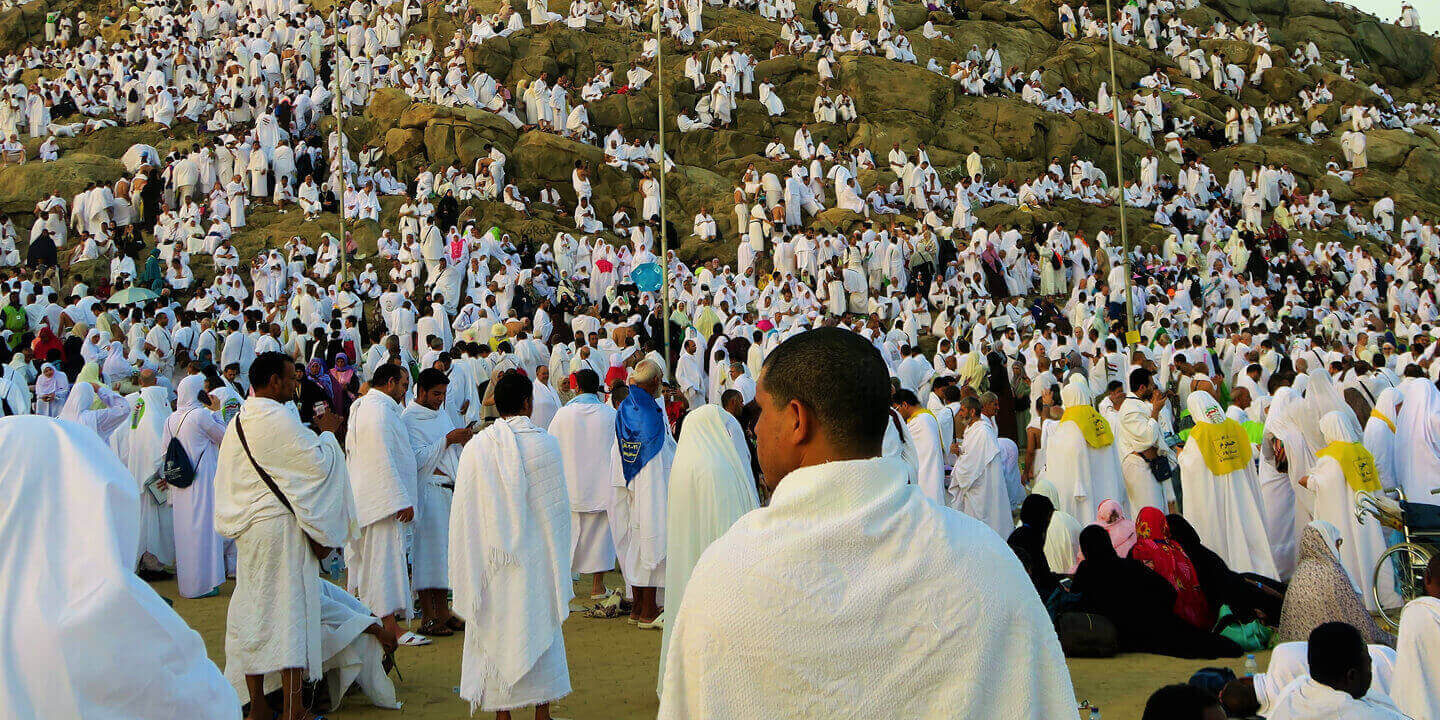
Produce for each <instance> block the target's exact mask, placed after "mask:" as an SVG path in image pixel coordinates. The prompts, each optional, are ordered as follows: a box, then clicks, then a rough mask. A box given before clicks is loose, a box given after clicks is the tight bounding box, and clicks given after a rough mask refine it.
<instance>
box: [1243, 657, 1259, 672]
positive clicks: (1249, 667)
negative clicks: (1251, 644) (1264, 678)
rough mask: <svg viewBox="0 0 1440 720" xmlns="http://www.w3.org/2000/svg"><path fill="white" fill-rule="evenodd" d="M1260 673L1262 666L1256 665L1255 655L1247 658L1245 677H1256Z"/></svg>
mask: <svg viewBox="0 0 1440 720" xmlns="http://www.w3.org/2000/svg"><path fill="white" fill-rule="evenodd" d="M1259 673H1260V666H1259V665H1257V664H1256V663H1255V653H1250V654H1248V655H1246V656H1245V677H1255V676H1256V675H1258V674H1259Z"/></svg>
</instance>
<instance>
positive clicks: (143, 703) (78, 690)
mask: <svg viewBox="0 0 1440 720" xmlns="http://www.w3.org/2000/svg"><path fill="white" fill-rule="evenodd" d="M4 428H5V431H4V432H3V433H0V466H3V467H0V494H3V496H4V497H6V498H9V499H10V502H12V503H15V502H18V503H19V507H20V508H21V510H22V511H20V512H7V513H0V557H3V559H4V560H3V562H4V564H5V571H6V583H7V587H8V588H10V589H11V590H10V591H7V592H6V593H5V606H6V621H7V624H8V627H7V631H6V638H5V640H4V644H5V652H3V653H0V698H4V705H5V710H4V712H5V715H6V716H7V717H15V718H120V717H134V718H141V717H144V718H161V717H167V718H168V717H176V718H178V717H186V718H224V719H226V720H231V719H234V720H238V719H239V717H240V700H239V698H237V697H236V695H235V691H234V690H232V689H231V688H230V686H229V685H228V684H227V683H226V682H225V678H224V677H223V676H222V675H221V674H220V671H219V669H217V668H216V667H215V664H214V663H213V662H211V660H210V659H209V658H208V657H206V653H205V644H204V642H202V641H201V639H200V634H199V633H197V632H195V631H194V630H191V629H190V628H189V626H187V625H186V624H185V621H184V620H183V619H181V618H180V616H179V615H177V614H175V611H174V610H172V609H170V608H169V607H168V606H166V604H165V602H164V601H163V600H161V599H160V596H159V595H156V594H155V591H154V590H152V589H151V588H150V587H149V586H148V585H146V584H145V582H144V581H142V580H141V579H140V578H138V577H136V576H135V574H134V568H135V560H136V556H135V548H136V546H137V545H138V542H139V538H138V534H139V532H138V531H139V527H138V524H137V523H136V518H137V517H138V516H139V514H140V506H139V495H138V491H137V490H136V488H135V483H134V480H133V479H132V478H131V477H130V473H129V472H128V471H126V469H125V466H124V465H122V464H121V463H120V462H119V461H118V460H116V458H115V455H114V454H113V453H111V452H110V451H109V448H107V447H106V446H105V444H104V443H102V442H101V441H100V440H99V439H98V438H97V437H96V436H95V435H94V434H93V433H90V432H88V431H85V430H82V429H80V428H79V427H78V426H76V425H74V424H73V423H66V422H60V421H56V420H52V419H50V418H44V417H36V416H28V417H15V418H7V419H5V420H4ZM12 507H13V506H12ZM26 509H29V510H41V509H43V510H44V511H43V512H32V511H24V510H26Z"/></svg>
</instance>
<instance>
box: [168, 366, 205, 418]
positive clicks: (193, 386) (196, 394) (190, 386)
mask: <svg viewBox="0 0 1440 720" xmlns="http://www.w3.org/2000/svg"><path fill="white" fill-rule="evenodd" d="M203 392H205V376H204V375H201V374H200V373H195V374H194V375H186V376H185V377H184V379H182V380H181V381H180V383H179V384H178V385H176V386H175V409H176V410H177V411H182V410H193V409H195V408H199V407H204V406H205V403H204V402H202V401H201V400H200V393H203Z"/></svg>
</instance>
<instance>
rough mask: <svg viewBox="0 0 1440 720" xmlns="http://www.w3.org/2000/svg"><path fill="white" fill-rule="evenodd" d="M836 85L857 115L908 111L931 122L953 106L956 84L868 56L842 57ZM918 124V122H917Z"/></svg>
mask: <svg viewBox="0 0 1440 720" xmlns="http://www.w3.org/2000/svg"><path fill="white" fill-rule="evenodd" d="M835 85H836V86H837V87H838V88H839V89H840V90H841V91H842V92H845V93H847V94H849V95H850V97H852V98H854V99H855V110H856V112H858V113H860V114H862V115H864V114H869V113H874V112H879V111H882V110H908V111H909V112H912V113H915V114H916V115H919V116H920V117H921V118H926V119H930V120H934V119H937V118H939V117H940V115H941V114H942V113H944V112H945V110H947V109H948V108H949V107H950V106H951V105H953V104H954V102H955V82H954V81H953V80H951V79H950V78H947V77H945V76H943V75H936V74H935V73H932V72H930V71H929V70H926V69H925V68H923V67H920V66H919V65H911V64H908V63H897V62H892V61H887V60H885V59H884V58H880V57H874V56H869V55H844V56H842V57H841V58H840V61H839V62H838V63H836V68H835ZM917 120H918V118H917Z"/></svg>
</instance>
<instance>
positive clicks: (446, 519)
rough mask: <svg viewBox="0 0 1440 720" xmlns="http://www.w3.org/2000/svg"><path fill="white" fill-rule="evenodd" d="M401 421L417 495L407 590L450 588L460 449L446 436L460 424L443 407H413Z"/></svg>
mask: <svg viewBox="0 0 1440 720" xmlns="http://www.w3.org/2000/svg"><path fill="white" fill-rule="evenodd" d="M457 389H458V388H457ZM447 392H448V389H447ZM403 417H404V418H405V428H406V430H407V431H408V433H409V436H410V448H411V450H413V451H414V452H415V476H416V477H415V484H416V489H417V490H418V492H419V498H418V501H419V507H417V508H416V509H415V521H414V524H413V526H412V531H413V534H412V537H411V547H410V573H411V577H410V579H411V585H412V586H413V587H414V588H415V589H416V590H439V589H448V588H449V587H450V507H451V504H452V503H453V501H454V495H455V476H456V467H457V466H458V465H459V463H460V451H461V450H462V449H463V446H462V445H460V444H458V443H457V444H447V443H446V442H445V436H446V435H448V434H449V433H450V431H452V430H454V429H456V428H457V427H459V426H460V424H459V423H458V422H456V419H455V416H454V415H453V414H452V413H451V412H450V411H448V410H446V409H445V408H443V407H442V408H441V409H439V410H431V409H430V408H427V407H425V406H423V405H420V404H418V403H413V402H412V403H410V404H409V405H407V406H405V412H404V414H403ZM446 485H448V486H449V487H445V486H446Z"/></svg>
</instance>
